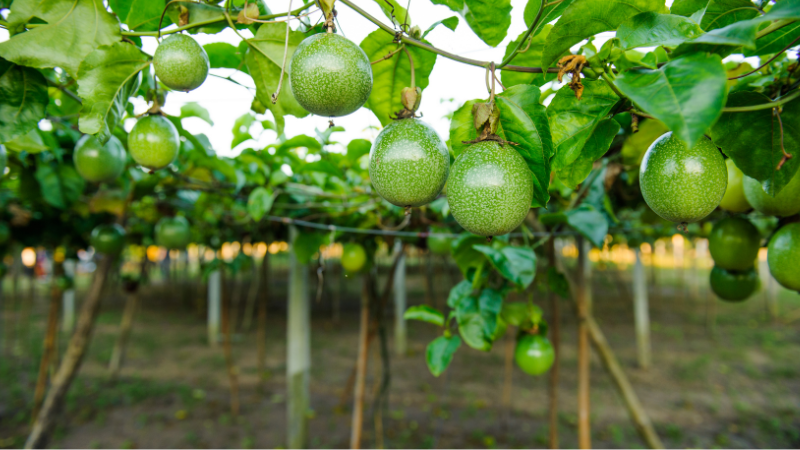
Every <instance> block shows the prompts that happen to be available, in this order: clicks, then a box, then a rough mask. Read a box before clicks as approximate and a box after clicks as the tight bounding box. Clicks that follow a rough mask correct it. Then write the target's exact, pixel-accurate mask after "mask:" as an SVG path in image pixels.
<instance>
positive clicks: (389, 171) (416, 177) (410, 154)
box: [369, 118, 450, 207]
mask: <svg viewBox="0 0 800 450" xmlns="http://www.w3.org/2000/svg"><path fill="white" fill-rule="evenodd" d="M449 172H450V153H449V152H448V151H447V146H445V145H444V142H442V139H441V138H440V137H439V135H438V134H436V131H434V129H433V128H432V127H431V126H430V125H428V124H427V123H425V122H423V121H421V120H418V119H415V118H408V119H400V120H395V121H393V122H392V123H390V124H389V125H386V127H384V128H383V130H381V132H380V134H378V137H377V138H376V139H375V142H374V143H373V144H372V149H371V150H370V152H369V178H370V180H371V181H372V186H374V187H375V190H376V191H377V192H378V195H380V196H381V197H383V198H384V199H385V200H386V201H388V202H389V203H391V204H393V205H396V206H402V207H407V206H414V207H415V206H422V205H427V204H428V203H430V202H431V201H432V200H433V199H435V198H436V196H438V195H439V193H440V192H442V188H443V187H444V183H445V182H446V181H447V175H448V173H449Z"/></svg>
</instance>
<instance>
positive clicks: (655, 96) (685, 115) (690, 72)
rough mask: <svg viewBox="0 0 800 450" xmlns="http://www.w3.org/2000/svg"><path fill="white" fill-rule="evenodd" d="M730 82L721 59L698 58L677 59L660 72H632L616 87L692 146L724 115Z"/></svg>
mask: <svg viewBox="0 0 800 450" xmlns="http://www.w3.org/2000/svg"><path fill="white" fill-rule="evenodd" d="M727 79H728V78H727V75H726V73H725V68H724V67H723V66H722V60H721V59H720V58H719V56H717V55H703V54H698V55H689V56H686V57H682V58H678V59H674V60H672V61H670V62H668V63H667V64H666V65H664V66H663V67H661V68H660V69H658V70H631V71H629V72H626V73H624V74H622V75H620V76H619V77H618V78H617V80H616V84H617V87H618V88H619V90H620V91H622V93H623V94H625V95H626V96H628V98H630V99H631V101H633V102H634V103H636V104H637V105H638V106H639V107H640V108H642V109H643V110H644V111H645V112H647V113H649V114H650V115H652V116H653V117H655V118H656V119H658V120H660V121H662V122H664V124H665V125H667V126H668V127H669V128H670V130H672V131H674V132H675V134H676V135H677V136H678V137H680V138H681V139H682V140H683V141H685V142H686V143H687V144H688V145H689V146H692V145H694V143H695V142H696V141H697V140H698V139H700V137H702V136H703V134H704V133H705V132H706V130H708V128H709V127H711V125H713V124H714V122H716V120H717V118H719V115H720V114H721V113H722V107H723V106H724V105H725V97H726V92H727V89H726V82H727Z"/></svg>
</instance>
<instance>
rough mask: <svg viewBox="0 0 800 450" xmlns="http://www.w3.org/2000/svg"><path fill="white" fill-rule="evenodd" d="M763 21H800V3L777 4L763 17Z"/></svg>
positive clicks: (781, 2)
mask: <svg viewBox="0 0 800 450" xmlns="http://www.w3.org/2000/svg"><path fill="white" fill-rule="evenodd" d="M761 19H762V20H780V19H795V20H797V19H800V3H798V2H796V1H791V0H790V1H780V2H775V4H774V5H772V8H771V9H770V10H769V12H768V13H766V14H764V15H763V16H762V17H761Z"/></svg>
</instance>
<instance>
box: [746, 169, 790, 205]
mask: <svg viewBox="0 0 800 450" xmlns="http://www.w3.org/2000/svg"><path fill="white" fill-rule="evenodd" d="M744 196H745V197H746V198H747V201H748V202H750V204H751V205H753V208H754V209H755V210H756V211H758V212H760V213H761V214H766V215H768V216H782V217H787V216H793V215H795V214H797V213H798V212H800V170H799V171H797V173H795V174H794V177H792V179H791V180H790V181H789V183H788V184H787V185H786V186H784V187H783V189H781V190H780V192H778V194H777V195H775V196H774V197H773V196H771V195H769V194H767V193H766V192H764V189H763V188H762V187H761V183H759V182H758V180H755V179H753V178H750V177H748V176H747V175H745V176H744Z"/></svg>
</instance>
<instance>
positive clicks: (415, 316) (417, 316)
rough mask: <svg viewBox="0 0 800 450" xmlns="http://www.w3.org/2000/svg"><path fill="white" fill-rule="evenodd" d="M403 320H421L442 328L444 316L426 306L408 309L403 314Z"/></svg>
mask: <svg viewBox="0 0 800 450" xmlns="http://www.w3.org/2000/svg"><path fill="white" fill-rule="evenodd" d="M403 319H405V320H421V321H423V322H428V323H432V324H434V325H439V326H440V327H443V326H444V314H442V312H441V311H439V310H438V309H436V308H433V307H431V306H428V305H417V306H412V307H410V308H408V309H407V310H406V312H405V314H403Z"/></svg>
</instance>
